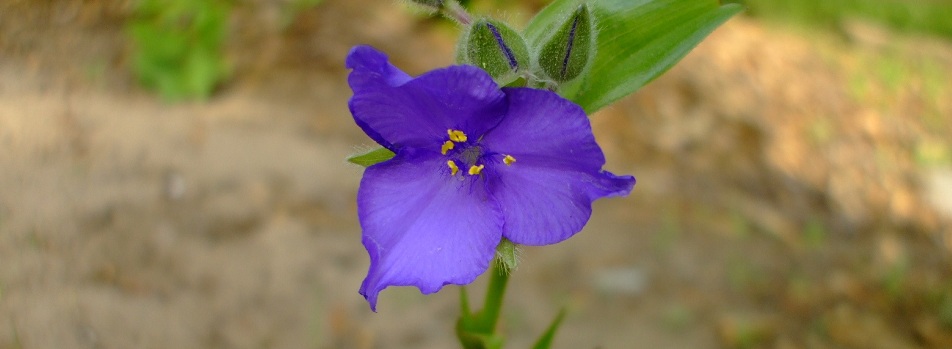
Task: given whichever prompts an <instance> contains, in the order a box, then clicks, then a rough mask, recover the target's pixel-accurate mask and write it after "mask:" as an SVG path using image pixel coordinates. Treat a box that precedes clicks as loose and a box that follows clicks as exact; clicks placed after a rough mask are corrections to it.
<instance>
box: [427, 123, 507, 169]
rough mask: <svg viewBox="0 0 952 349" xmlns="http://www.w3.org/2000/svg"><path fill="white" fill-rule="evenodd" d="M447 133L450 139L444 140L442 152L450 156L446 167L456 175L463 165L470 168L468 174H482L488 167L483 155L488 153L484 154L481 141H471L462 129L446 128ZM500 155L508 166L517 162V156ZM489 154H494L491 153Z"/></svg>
mask: <svg viewBox="0 0 952 349" xmlns="http://www.w3.org/2000/svg"><path fill="white" fill-rule="evenodd" d="M446 133H447V135H448V136H449V137H448V138H449V139H448V140H447V141H445V142H443V145H442V146H441V147H440V153H441V154H443V155H446V156H447V157H448V158H449V160H447V161H446V167H447V168H449V170H450V176H456V174H457V173H459V170H460V167H461V166H462V167H463V168H466V167H468V168H469V169H468V170H467V171H466V174H468V175H470V176H478V175H480V174H481V173H482V171H483V168H485V167H486V164H485V161H483V156H484V155H487V154H484V152H483V148H482V147H481V146H480V145H479V143H478V142H479V141H478V140H477V141H474V142H469V136H467V135H466V133H464V132H463V131H460V130H453V129H449V130H446ZM480 138H482V137H480ZM499 155H500V156H502V162H503V163H504V164H506V166H511V165H512V164H513V163H514V162H516V158H515V157H513V156H512V155H504V154H499ZM489 156H492V154H489Z"/></svg>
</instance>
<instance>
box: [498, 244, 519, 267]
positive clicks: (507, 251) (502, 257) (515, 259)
mask: <svg viewBox="0 0 952 349" xmlns="http://www.w3.org/2000/svg"><path fill="white" fill-rule="evenodd" d="M496 263H499V266H500V267H501V269H502V270H505V271H506V272H507V273H508V272H511V271H512V270H514V269H516V267H517V266H518V265H519V246H518V245H516V244H515V243H513V242H512V241H509V239H506V238H503V239H502V241H500V242H499V245H497V246H496Z"/></svg>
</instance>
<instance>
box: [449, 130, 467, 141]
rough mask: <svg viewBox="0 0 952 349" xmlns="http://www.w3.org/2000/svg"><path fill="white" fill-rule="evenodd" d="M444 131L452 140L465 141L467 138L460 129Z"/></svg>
mask: <svg viewBox="0 0 952 349" xmlns="http://www.w3.org/2000/svg"><path fill="white" fill-rule="evenodd" d="M446 133H448V134H449V135H450V140H451V141H453V142H457V143H459V142H465V141H466V139H467V137H466V134H465V133H463V131H460V130H446Z"/></svg>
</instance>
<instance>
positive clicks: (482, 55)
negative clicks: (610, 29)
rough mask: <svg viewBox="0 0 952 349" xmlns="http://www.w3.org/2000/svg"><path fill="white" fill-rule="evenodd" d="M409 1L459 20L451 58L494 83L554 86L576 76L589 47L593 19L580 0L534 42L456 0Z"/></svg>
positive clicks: (585, 64)
mask: <svg viewBox="0 0 952 349" xmlns="http://www.w3.org/2000/svg"><path fill="white" fill-rule="evenodd" d="M411 1H412V2H414V3H416V4H418V5H421V6H423V7H426V8H429V9H432V10H435V11H439V12H440V13H442V14H443V15H444V16H446V17H448V18H451V19H453V20H455V21H457V22H459V23H460V24H461V25H463V26H464V27H465V30H464V32H463V35H462V37H461V38H460V41H459V45H458V47H457V50H456V58H457V62H458V63H461V64H470V65H475V66H477V67H480V68H482V69H483V70H485V71H486V72H487V73H489V75H491V76H492V77H493V78H494V79H495V80H496V81H497V82H498V83H499V84H500V85H518V86H525V85H529V86H533V87H545V88H550V89H553V90H555V89H557V88H558V87H559V85H561V84H564V83H567V82H570V81H572V80H574V79H576V78H578V77H579V76H581V75H582V73H583V72H584V71H585V69H586V67H588V65H589V62H590V61H592V56H593V55H594V53H595V25H594V21H593V18H592V13H591V10H590V9H589V7H588V5H586V4H584V3H583V4H581V5H579V6H578V7H577V8H576V9H575V11H572V13H571V14H569V15H568V16H566V18H565V19H564V20H563V21H562V22H561V24H560V25H559V26H557V27H553V28H552V34H550V36H548V37H547V38H545V39H544V40H542V41H541V43H538V46H537V47H530V46H529V45H528V44H527V41H526V40H525V39H524V38H523V36H522V35H521V34H520V33H519V32H518V31H516V30H515V29H513V28H512V27H510V26H509V25H507V24H506V23H503V22H502V21H499V20H495V19H491V18H475V19H474V18H472V17H470V15H469V14H468V13H467V12H466V10H465V9H463V8H462V6H460V5H459V3H457V2H456V0H411Z"/></svg>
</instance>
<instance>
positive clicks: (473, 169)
mask: <svg viewBox="0 0 952 349" xmlns="http://www.w3.org/2000/svg"><path fill="white" fill-rule="evenodd" d="M483 167H484V166H483V165H479V166H476V165H473V167H470V168H469V175H470V176H475V175H478V174H479V173H480V172H482V171H483Z"/></svg>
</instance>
